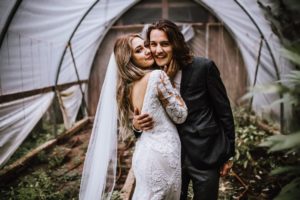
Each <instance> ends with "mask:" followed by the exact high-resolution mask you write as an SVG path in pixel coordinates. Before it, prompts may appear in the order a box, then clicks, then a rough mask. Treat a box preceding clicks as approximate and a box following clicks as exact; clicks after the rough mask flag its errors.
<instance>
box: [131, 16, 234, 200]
mask: <svg viewBox="0 0 300 200" xmlns="http://www.w3.org/2000/svg"><path fill="white" fill-rule="evenodd" d="M147 43H148V44H149V47H150V50H151V52H152V55H153V57H154V59H155V62H156V64H157V65H158V66H159V67H161V68H162V69H164V70H165V71H166V73H167V74H168V75H169V77H170V79H171V80H172V82H173V83H174V84H175V87H176V88H177V89H179V90H180V93H181V96H182V97H183V99H184V101H185V103H186V105H187V107H188V117H187V119H186V121H185V123H183V124H180V125H177V129H178V132H179V136H180V139H181V143H182V158H181V160H182V192H181V199H182V200H185V199H186V198H187V191H188V185H189V182H190V181H192V183H193V191H194V199H196V200H197V199H201V200H205V199H207V200H216V199H217V198H218V189H219V178H220V175H221V176H224V175H226V174H227V173H228V171H229V169H230V168H231V167H232V161H231V158H232V156H233V155H234V149H235V147H234V140H235V133H234V122H233V117H232V111H231V107H230V103H229V100H228V97H227V94H226V89H225V87H224V85H223V82H222V80H221V78H220V73H219V71H218V69H217V67H216V65H215V64H214V62H213V61H211V60H208V59H206V58H200V57H193V56H192V54H191V51H190V49H189V47H188V45H187V44H186V42H185V41H184V37H183V35H182V33H181V32H180V30H179V28H178V27H177V26H176V25H175V24H174V23H173V22H171V21H168V20H159V21H157V22H156V23H153V24H152V25H150V26H149V28H148V30H147ZM153 124H154V122H153V120H152V118H151V116H149V115H148V114H147V113H145V114H141V115H138V113H137V112H135V116H134V119H133V128H134V129H136V130H141V131H143V130H147V129H151V128H152V127H153ZM154 125H155V124H154Z"/></svg>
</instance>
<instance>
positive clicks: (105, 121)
mask: <svg viewBox="0 0 300 200" xmlns="http://www.w3.org/2000/svg"><path fill="white" fill-rule="evenodd" d="M116 87H117V63H116V60H115V55H114V54H112V55H111V57H110V60H109V64H108V67H107V72H106V75H105V79H104V83H103V86H102V90H101V95H100V100H99V103H98V107H97V112H96V116H95V120H94V126H93V130H92V133H91V138H90V142H89V146H88V150H87V154H86V158H85V162H84V167H83V173H82V179H81V185H80V193H79V199H80V200H96V199H110V197H111V194H112V191H113V188H114V185H115V179H116V167H117V120H118V119H117V116H118V107H117V100H116V91H117V88H116Z"/></svg>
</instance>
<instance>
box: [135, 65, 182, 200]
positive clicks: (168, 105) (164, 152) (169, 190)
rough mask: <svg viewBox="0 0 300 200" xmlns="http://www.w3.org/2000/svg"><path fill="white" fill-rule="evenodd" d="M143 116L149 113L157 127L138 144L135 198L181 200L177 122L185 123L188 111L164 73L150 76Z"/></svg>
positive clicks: (158, 72)
mask: <svg viewBox="0 0 300 200" xmlns="http://www.w3.org/2000/svg"><path fill="white" fill-rule="evenodd" d="M142 113H149V114H150V115H151V116H152V117H153V120H154V123H155V125H154V128H153V129H152V130H150V131H145V132H143V134H142V135H141V137H140V138H139V139H138V141H137V143H136V148H135V151H134V155H133V161H132V162H133V164H132V165H133V170H134V174H135V177H136V188H135V191H134V195H133V199H134V200H140V199H145V200H148V199H151V200H154V199H157V200H161V199H170V200H176V199H179V198H180V188H181V160H180V154H181V144H180V140H179V136H178V132H177V129H176V126H175V125H174V123H173V121H174V122H176V123H182V122H184V120H185V119H186V116H187V108H186V105H185V103H184V101H183V100H182V98H181V97H180V95H179V94H178V92H177V91H176V89H175V88H173V87H172V85H171V82H170V81H169V79H168V77H167V75H166V74H165V73H164V72H163V71H161V70H155V71H153V72H151V74H150V76H149V80H148V86H147V91H146V94H145V98H144V103H143V108H142Z"/></svg>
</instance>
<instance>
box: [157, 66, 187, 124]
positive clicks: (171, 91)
mask: <svg viewBox="0 0 300 200" xmlns="http://www.w3.org/2000/svg"><path fill="white" fill-rule="evenodd" d="M157 94H158V98H159V100H160V102H161V103H162V105H163V107H164V109H165V110H166V112H167V114H168V115H169V117H170V118H171V119H172V121H173V122H174V123H176V124H182V123H183V122H184V121H185V120H186V117H187V114H188V111H187V107H186V105H185V103H184V101H183V99H182V97H181V96H180V94H179V92H178V91H177V90H176V89H175V88H174V87H173V86H172V84H171V81H170V79H169V77H168V75H167V74H166V73H165V72H164V71H161V72H160V76H159V80H158V83H157Z"/></svg>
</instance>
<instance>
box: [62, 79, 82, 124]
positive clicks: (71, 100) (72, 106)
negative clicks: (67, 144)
mask: <svg viewBox="0 0 300 200" xmlns="http://www.w3.org/2000/svg"><path fill="white" fill-rule="evenodd" d="M85 88H86V84H83V85H82V90H83V91H84V90H85ZM81 101H82V92H81V90H80V86H79V85H75V86H72V87H70V88H68V89H66V90H64V91H62V92H60V93H59V102H60V108H61V111H62V115H63V118H64V124H65V127H66V129H69V128H71V127H72V126H73V125H74V123H75V120H76V116H77V113H78V110H79V108H80V105H81Z"/></svg>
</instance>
